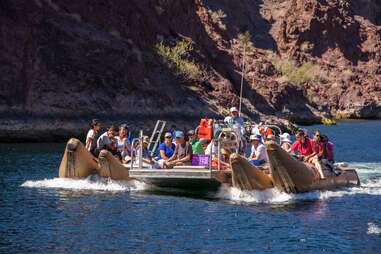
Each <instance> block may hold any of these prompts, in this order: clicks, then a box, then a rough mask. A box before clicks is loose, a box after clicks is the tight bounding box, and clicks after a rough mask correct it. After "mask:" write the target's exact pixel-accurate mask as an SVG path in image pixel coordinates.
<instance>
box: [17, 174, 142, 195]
mask: <svg viewBox="0 0 381 254" xmlns="http://www.w3.org/2000/svg"><path fill="white" fill-rule="evenodd" d="M21 186H22V187H28V188H41V189H46V188H53V189H68V190H77V191H79V190H96V191H111V192H124V191H139V190H144V189H147V188H148V186H147V185H146V184H144V183H143V182H139V181H133V180H132V181H116V180H112V179H109V178H102V177H99V176H97V175H92V176H89V177H87V178H85V179H70V178H53V179H44V180H37V181H26V182H24V183H23V184H22V185H21Z"/></svg>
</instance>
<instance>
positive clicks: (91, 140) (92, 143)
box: [85, 119, 101, 154]
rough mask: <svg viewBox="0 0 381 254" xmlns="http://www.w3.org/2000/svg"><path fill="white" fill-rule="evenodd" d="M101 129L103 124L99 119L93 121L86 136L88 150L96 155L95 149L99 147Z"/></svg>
mask: <svg viewBox="0 0 381 254" xmlns="http://www.w3.org/2000/svg"><path fill="white" fill-rule="evenodd" d="M100 129H101V122H100V121H99V120H98V119H93V120H92V121H91V123H90V130H89V131H88V132H87V135H86V145H85V146H86V149H87V150H88V151H89V152H91V153H92V154H94V151H95V148H96V147H97V142H96V139H97V136H98V131H99V130H100Z"/></svg>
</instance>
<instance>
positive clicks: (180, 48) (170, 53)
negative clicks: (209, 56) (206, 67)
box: [155, 40, 203, 79]
mask: <svg viewBox="0 0 381 254" xmlns="http://www.w3.org/2000/svg"><path fill="white" fill-rule="evenodd" d="M192 50H193V47H192V43H191V42H190V41H187V40H180V41H177V42H176V44H175V45H174V46H173V47H169V46H165V45H164V43H163V42H160V43H158V44H156V45H155V51H156V53H157V54H158V55H160V56H161V57H162V58H163V59H164V60H165V61H166V62H167V63H168V64H169V66H170V67H172V68H173V67H174V68H176V70H177V71H178V72H179V74H181V75H184V76H185V77H187V78H190V79H198V78H200V77H201V75H202V73H203V71H202V68H201V66H200V65H199V64H198V63H196V62H195V61H194V60H189V59H187V55H188V54H189V53H190V52H191V51H192Z"/></svg>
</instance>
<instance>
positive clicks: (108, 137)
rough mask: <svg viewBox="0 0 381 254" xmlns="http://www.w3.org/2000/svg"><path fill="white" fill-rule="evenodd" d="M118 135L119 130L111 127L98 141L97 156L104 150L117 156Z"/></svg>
mask: <svg viewBox="0 0 381 254" xmlns="http://www.w3.org/2000/svg"><path fill="white" fill-rule="evenodd" d="M116 135H118V129H117V128H116V127H115V126H114V125H111V126H110V127H109V128H108V130H107V131H106V132H105V133H103V134H102V135H101V136H100V137H99V138H98V140H97V148H96V149H95V150H96V152H95V154H96V156H98V155H99V153H100V151H101V150H102V149H106V150H108V151H110V152H111V153H112V154H113V155H117V153H118V150H117V146H116V140H115V138H114V137H115V136H116Z"/></svg>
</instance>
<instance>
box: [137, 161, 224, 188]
mask: <svg viewBox="0 0 381 254" xmlns="http://www.w3.org/2000/svg"><path fill="white" fill-rule="evenodd" d="M130 177H131V178H134V179H137V180H140V181H143V182H146V183H149V184H153V185H155V186H159V187H173V188H181V189H196V190H201V189H203V190H205V189H206V190H216V189H218V187H219V186H220V185H221V184H222V183H228V184H229V182H230V181H231V172H230V171H215V170H210V169H208V168H205V167H195V166H188V167H187V166H183V167H175V168H173V169H147V168H133V169H132V170H130Z"/></svg>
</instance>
